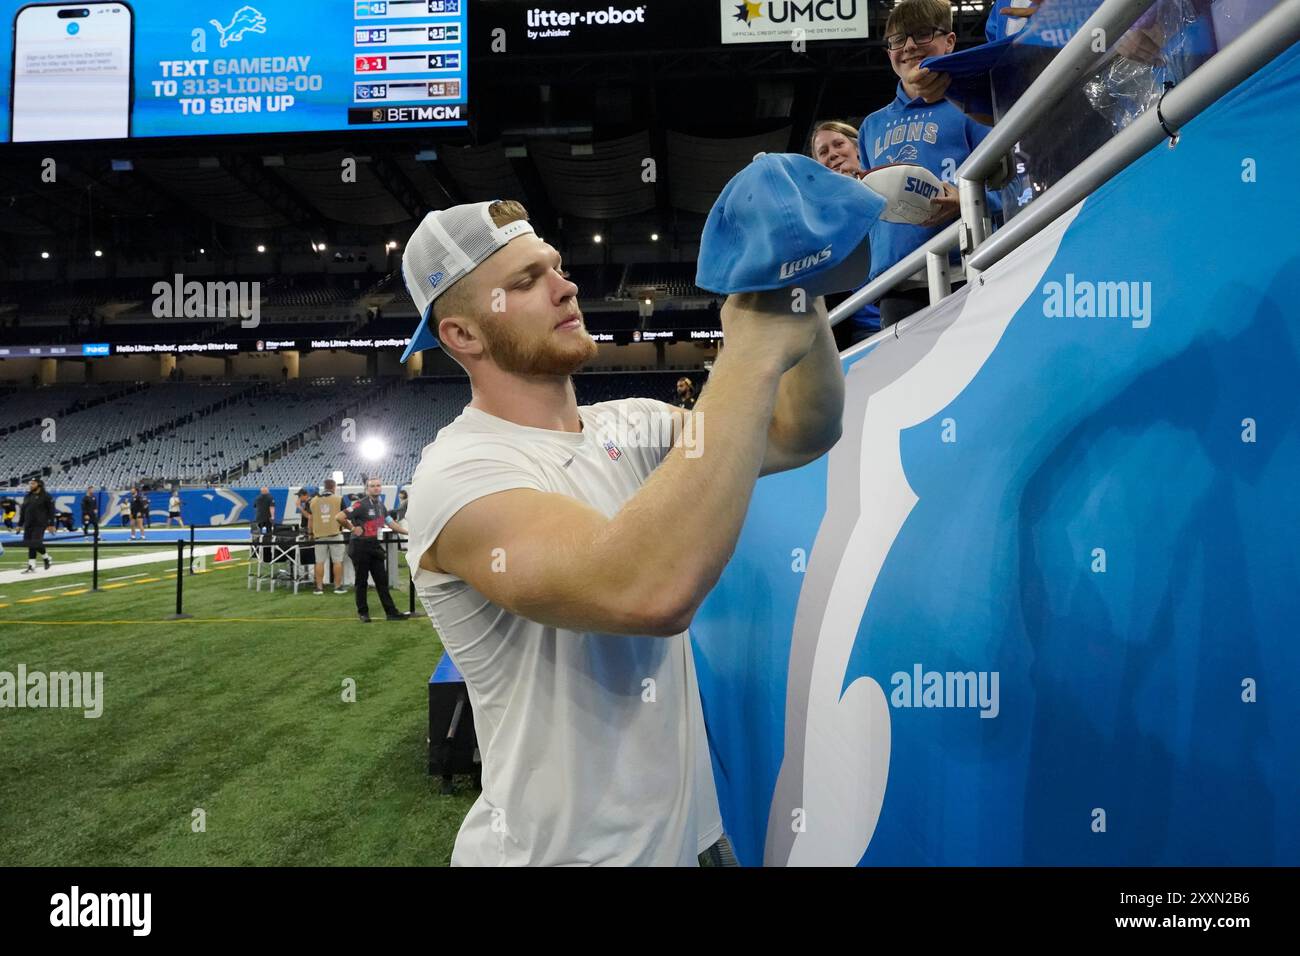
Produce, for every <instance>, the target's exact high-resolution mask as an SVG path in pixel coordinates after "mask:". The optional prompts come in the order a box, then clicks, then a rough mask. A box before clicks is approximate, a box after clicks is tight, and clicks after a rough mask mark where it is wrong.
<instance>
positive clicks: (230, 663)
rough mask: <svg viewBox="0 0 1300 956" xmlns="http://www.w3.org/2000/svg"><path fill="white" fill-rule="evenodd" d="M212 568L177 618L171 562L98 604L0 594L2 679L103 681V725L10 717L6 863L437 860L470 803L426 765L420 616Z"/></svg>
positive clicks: (38, 580) (1, 738)
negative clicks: (360, 613)
mask: <svg viewBox="0 0 1300 956" xmlns="http://www.w3.org/2000/svg"><path fill="white" fill-rule="evenodd" d="M14 550H16V549H14ZM11 556H12V555H10V554H7V555H6V557H11ZM74 559H75V558H74V556H73V555H71V554H68V553H67V552H66V551H64V552H61V553H60V554H58V556H57V557H56V560H59V561H67V560H74ZM208 568H209V569H210V570H208V571H207V572H206V573H201V574H196V575H192V576H187V578H186V580H185V582H184V584H185V611H186V612H187V613H189V614H191V615H193V617H192V618H190V619H188V620H181V621H171V620H168V619H167V616H168V615H169V614H171V613H173V612H174V610H175V589H176V585H175V577H174V572H172V571H169V570H168V568H167V565H165V564H156V565H149V566H146V567H144V568H131V569H127V570H129V571H131V572H136V571H141V570H147V571H148V573H147V574H146V575H145V576H144V577H140V578H133V579H130V580H127V581H124V582H118V586H117V587H114V588H111V589H109V590H106V591H101V592H100V593H93V592H86V591H84V590H83V589H82V588H71V589H64V590H59V591H51V592H46V593H43V594H36V593H35V590H36V589H37V588H41V587H49V586H50V585H51V584H64V583H69V582H73V581H77V580H79V578H75V577H64V578H46V577H43V576H42V575H40V574H37V575H34V576H33V580H31V581H27V580H24V581H22V582H20V583H18V584H8V585H0V671H7V672H9V673H11V674H16V673H17V669H18V665H19V664H20V663H21V664H24V665H25V666H26V669H27V671H28V672H29V673H31V672H35V671H41V672H51V671H73V670H75V671H81V672H95V671H101V672H103V675H104V678H103V680H104V684H103V713H102V716H100V717H98V718H94V719H88V718H86V717H85V716H84V715H83V712H82V711H80V710H71V709H13V708H0V821H2V823H0V865H5V866H28V865H36V866H40V865H51V864H59V865H75V866H105V865H132V866H135V865H146V866H171V865H295V866H311V865H325V866H330V865H363V866H368V865H399V866H428V865H444V864H446V863H447V862H448V861H449V859H450V856H451V848H452V844H453V843H454V841H455V835H456V831H457V829H458V828H459V826H460V822H461V820H462V818H463V817H464V815H465V812H466V811H467V810H468V809H469V806H470V804H471V803H472V802H473V801H474V798H475V797H476V796H477V791H475V790H473V789H472V788H471V785H470V782H469V780H468V778H463V779H462V778H457V791H456V793H455V794H453V795H451V796H446V797H444V796H440V795H439V794H438V784H439V781H437V780H431V779H430V778H429V776H428V773H427V770H426V761H427V748H426V744H425V737H426V731H427V722H428V691H427V682H428V679H429V674H430V673H431V672H432V671H433V668H434V665H435V664H436V663H437V661H438V658H439V656H440V655H441V652H442V648H441V645H440V643H439V641H438V638H437V634H436V633H435V632H434V631H433V629H432V627H431V626H430V624H429V621H428V619H427V618H424V617H418V618H413V619H411V620H409V621H406V622H402V623H397V622H392V623H389V622H386V621H384V619H383V612H382V609H381V608H380V606H379V602H378V601H377V600H376V599H375V597H374V595H373V594H372V595H371V600H370V609H371V613H372V615H377V617H376V619H375V621H374V623H371V624H361V623H360V622H358V621H357V619H356V615H355V607H354V604H353V597H352V595H351V593H348V594H346V595H335V594H332V593H327V594H325V595H324V596H321V597H317V596H315V595H313V594H312V593H311V591H310V589H306V590H302V591H300V592H299V593H298V594H297V595H294V594H292V593H291V592H289V591H286V590H280V589H277V590H276V591H275V592H274V593H269V592H267V591H266V590H263V591H262V593H260V594H257V593H254V592H252V591H249V590H247V589H246V588H245V586H244V581H245V573H246V569H245V565H244V562H243V561H232V562H229V563H225V564H222V565H215V564H213V563H209V564H208ZM32 598H37V600H30V599H32ZM394 600H396V601H397V603H398V605H399V607H402V608H405V607H406V606H407V593H406V591H405V590H397V591H394ZM349 679H350V680H351V681H354V682H355V687H356V693H355V702H354V703H348V702H345V701H344V699H343V695H344V682H345V681H347V680H349ZM196 809H202V810H203V811H204V813H205V817H206V819H205V827H206V829H205V831H204V832H195V831H194V827H193V821H194V819H195V814H194V811H195V810H196Z"/></svg>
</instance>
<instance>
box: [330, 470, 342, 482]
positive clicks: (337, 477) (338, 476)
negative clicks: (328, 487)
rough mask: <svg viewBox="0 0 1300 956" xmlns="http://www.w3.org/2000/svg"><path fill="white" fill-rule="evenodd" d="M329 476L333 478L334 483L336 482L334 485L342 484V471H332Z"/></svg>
mask: <svg viewBox="0 0 1300 956" xmlns="http://www.w3.org/2000/svg"><path fill="white" fill-rule="evenodd" d="M330 477H331V478H333V479H334V484H336V485H342V484H343V472H341V471H336V472H334V474H332V475H330Z"/></svg>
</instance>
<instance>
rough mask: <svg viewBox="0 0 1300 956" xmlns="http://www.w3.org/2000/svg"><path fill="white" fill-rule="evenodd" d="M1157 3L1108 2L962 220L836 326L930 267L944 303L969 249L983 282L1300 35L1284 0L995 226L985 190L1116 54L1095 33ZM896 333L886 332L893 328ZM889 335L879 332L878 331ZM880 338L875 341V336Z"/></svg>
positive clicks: (1012, 114)
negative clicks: (956, 262) (1018, 146)
mask: <svg viewBox="0 0 1300 956" xmlns="http://www.w3.org/2000/svg"><path fill="white" fill-rule="evenodd" d="M1154 2H1155V0H1105V2H1103V3H1102V4H1101V6H1099V7H1098V8H1097V10H1096V11H1095V12H1094V13H1093V15H1092V16H1091V17H1090V18H1088V20H1087V21H1085V23H1084V24H1083V26H1082V27H1080V29H1079V30H1078V31H1077V32H1076V33H1075V35H1074V36H1073V37H1072V38H1071V39H1070V41H1069V42H1068V43H1067V44H1066V45H1065V46H1064V47H1063V48H1062V49H1061V50H1060V52H1059V53H1057V55H1056V56H1055V57H1054V58H1053V60H1052V62H1051V63H1050V64H1049V65H1048V67H1047V68H1046V69H1045V70H1044V71H1043V72H1042V73H1041V74H1039V75H1038V77H1037V78H1036V79H1035V80H1034V82H1033V83H1031V84H1030V85H1029V87H1028V88H1027V89H1026V91H1025V93H1024V94H1023V95H1022V96H1021V97H1020V98H1019V99H1018V100H1017V102H1016V103H1015V104H1014V105H1013V106H1012V107H1011V109H1010V110H1009V111H1008V112H1007V114H1006V116H1005V117H1004V118H1003V119H1002V121H1001V122H999V123H997V124H996V125H995V126H994V127H993V128H992V130H991V131H990V132H989V134H988V136H987V137H985V139H984V141H983V142H982V143H981V144H980V145H979V146H978V147H976V148H975V150H973V151H972V152H971V154H970V156H969V157H967V159H966V161H965V162H964V163H963V164H962V165H961V167H960V168H959V169H958V170H957V185H958V194H959V196H960V199H961V218H960V219H958V220H957V221H956V222H954V223H952V224H951V225H950V226H948V228H946V229H944V230H943V231H942V232H940V233H939V234H937V235H936V236H934V237H933V238H931V239H930V240H929V241H928V242H926V243H925V244H923V245H921V246H920V247H918V248H917V249H915V250H914V251H913V252H911V253H909V254H908V255H907V256H905V257H904V258H903V259H902V260H900V261H899V262H898V263H897V264H896V265H894V266H893V267H892V268H890V269H889V270H887V271H886V272H884V273H882V274H881V275H879V276H877V277H876V278H875V279H874V280H873V281H871V282H869V283H868V284H867V285H865V286H864V287H863V288H861V289H859V290H858V291H857V292H855V293H853V294H852V295H851V296H849V297H848V298H847V299H845V300H844V301H843V302H842V303H840V304H839V305H838V306H837V307H836V308H835V309H833V310H832V311H831V314H830V320H831V324H832V325H834V324H836V323H838V322H841V321H843V320H844V319H846V318H848V317H849V316H851V315H853V314H854V313H855V312H857V311H858V310H859V309H861V308H862V307H863V306H864V305H867V304H869V303H872V302H877V301H879V300H880V298H881V297H882V296H883V295H885V294H886V293H887V292H889V291H890V290H892V289H893V288H895V287H896V286H898V285H899V284H900V283H902V282H903V281H905V280H907V279H910V278H912V277H913V276H914V275H917V274H918V273H921V272H924V273H925V275H926V280H927V286H928V288H929V294H930V304H931V305H934V304H935V303H937V302H939V301H940V300H942V299H943V298H945V297H947V296H948V295H949V294H950V293H951V288H952V287H951V273H950V266H949V262H948V256H949V253H950V252H951V251H952V250H953V249H960V250H961V252H962V265H961V267H960V270H959V272H960V274H961V275H962V276H963V277H964V278H966V279H968V280H973V279H977V278H978V277H979V274H980V273H981V272H983V271H985V270H987V269H988V268H989V267H990V266H992V265H993V264H994V263H996V262H998V261H999V260H1000V259H1002V258H1003V257H1005V256H1006V255H1007V254H1008V253H1010V252H1012V251H1013V250H1015V249H1016V248H1018V247H1019V246H1021V245H1023V244H1024V243H1025V242H1027V241H1028V240H1029V239H1031V238H1033V237H1034V236H1035V235H1037V234H1038V233H1039V232H1041V231H1042V230H1043V229H1044V228H1045V227H1046V226H1047V225H1048V224H1050V223H1051V222H1052V221H1053V220H1055V219H1056V218H1057V217H1058V216H1059V215H1060V214H1061V213H1063V212H1065V211H1066V210H1068V209H1070V208H1071V207H1072V206H1074V205H1075V204H1076V203H1078V202H1079V201H1080V200H1082V199H1084V198H1086V197H1087V196H1088V195H1090V194H1091V193H1092V192H1093V191H1095V190H1096V189H1097V188H1099V187H1100V186H1101V185H1103V184H1104V183H1106V182H1107V181H1109V180H1110V179H1112V178H1113V177H1114V176H1116V175H1117V174H1119V173H1120V172H1122V171H1123V170H1124V169H1126V168H1127V167H1128V166H1130V165H1131V164H1132V163H1133V162H1135V161H1136V160H1137V159H1138V158H1139V157H1140V156H1142V155H1143V154H1144V153H1146V152H1147V151H1148V150H1149V149H1150V148H1151V147H1152V146H1154V145H1156V144H1157V143H1159V142H1161V141H1162V140H1164V139H1167V138H1169V134H1168V133H1167V132H1166V129H1165V127H1166V126H1167V127H1168V128H1169V130H1170V131H1172V132H1174V133H1176V132H1177V130H1178V129H1180V128H1181V127H1182V126H1183V125H1185V124H1186V123H1187V122H1188V121H1189V120H1191V119H1192V118H1193V117H1195V116H1196V115H1197V114H1199V113H1200V112H1201V111H1202V110H1204V109H1205V108H1206V107H1208V106H1209V105H1210V104H1212V103H1213V102H1215V101H1216V100H1217V99H1219V97H1221V96H1223V95H1224V94H1225V93H1226V92H1228V91H1229V90H1231V89H1232V88H1233V87H1234V86H1236V85H1237V84H1238V83H1240V82H1241V81H1242V80H1244V79H1246V78H1247V77H1248V76H1250V74H1251V73H1252V72H1254V70H1255V69H1257V68H1258V67H1259V66H1261V65H1262V64H1264V63H1267V62H1268V61H1269V60H1271V59H1273V58H1274V57H1275V56H1277V55H1278V54H1279V53H1281V52H1282V51H1283V50H1285V49H1286V48H1287V47H1288V46H1290V45H1291V44H1293V43H1295V42H1296V41H1297V40H1298V39H1300V0H1281V2H1279V3H1278V4H1277V5H1276V6H1275V7H1273V9H1272V10H1270V11H1269V12H1268V13H1266V14H1264V15H1263V16H1262V17H1261V18H1260V19H1259V21H1258V22H1256V23H1255V24H1254V25H1253V26H1251V27H1250V28H1249V29H1248V30H1246V31H1245V32H1244V33H1242V34H1241V36H1239V37H1237V38H1236V39H1235V40H1233V41H1232V42H1231V43H1228V44H1227V45H1226V46H1224V47H1223V48H1222V49H1221V50H1219V51H1218V52H1216V53H1215V54H1214V55H1213V56H1211V57H1210V58H1209V59H1208V60H1206V61H1205V63H1204V64H1202V65H1201V66H1200V67H1199V68H1197V69H1196V70H1194V71H1193V72H1192V73H1191V74H1190V75H1189V76H1188V77H1187V78H1186V79H1185V80H1183V81H1182V82H1181V83H1179V84H1177V85H1176V86H1173V87H1171V88H1169V89H1168V90H1167V92H1166V95H1165V96H1163V97H1162V98H1161V100H1160V104H1159V109H1147V110H1145V111H1144V112H1143V113H1142V114H1141V115H1140V116H1138V117H1137V119H1135V120H1134V121H1133V122H1132V123H1131V124H1129V125H1128V126H1126V127H1125V128H1124V129H1123V130H1121V131H1120V132H1119V133H1118V134H1117V135H1115V136H1114V137H1113V138H1111V139H1109V140H1108V141H1107V142H1106V143H1104V144H1103V145H1102V146H1101V147H1100V148H1098V149H1097V150H1095V151H1093V152H1092V153H1090V154H1089V155H1087V156H1086V157H1083V158H1082V159H1081V160H1080V161H1079V162H1078V163H1077V164H1076V165H1075V166H1074V168H1073V169H1072V170H1070V172H1068V173H1067V174H1066V175H1065V176H1063V177H1062V178H1061V179H1060V180H1059V181H1058V182H1056V183H1055V184H1053V185H1052V186H1051V188H1049V189H1048V190H1047V191H1046V192H1044V193H1043V194H1042V195H1040V196H1039V197H1037V198H1036V199H1035V200H1034V201H1033V202H1032V203H1031V204H1030V205H1029V206H1028V207H1027V208H1026V210H1025V211H1024V212H1022V213H1020V214H1019V215H1018V216H1016V217H1015V218H1014V219H1013V221H1012V222H1010V223H1009V224H1008V225H1007V226H1005V227H1004V228H1002V229H1000V230H998V231H997V232H993V231H992V228H991V221H990V219H989V211H988V205H987V202H986V195H985V190H986V188H987V186H988V181H989V180H990V178H991V177H993V176H995V175H997V174H998V172H999V169H1000V167H1001V165H1002V163H1003V161H1004V157H1005V156H1006V154H1007V152H1008V151H1009V150H1010V148H1011V147H1012V146H1013V145H1014V144H1015V143H1016V142H1017V141H1018V140H1019V139H1020V138H1021V137H1022V136H1023V135H1024V134H1025V133H1026V132H1027V131H1028V130H1029V129H1030V128H1031V127H1032V126H1033V125H1034V124H1035V123H1036V122H1038V121H1039V120H1040V119H1041V118H1042V117H1043V116H1044V115H1045V114H1046V113H1047V111H1048V110H1049V109H1050V108H1051V107H1052V106H1053V105H1055V104H1056V103H1057V102H1058V101H1059V100H1060V98H1061V97H1062V96H1063V95H1065V94H1066V93H1067V92H1069V91H1070V90H1071V89H1072V88H1074V87H1075V86H1076V85H1077V84H1078V83H1079V82H1080V80H1081V79H1082V78H1083V77H1084V76H1085V75H1086V74H1087V72H1088V71H1089V70H1090V69H1092V68H1094V67H1095V66H1096V65H1097V63H1098V62H1099V61H1100V60H1101V59H1102V58H1103V57H1104V56H1106V55H1107V52H1108V49H1107V50H1103V51H1101V52H1098V51H1097V50H1096V49H1095V47H1094V36H1096V35H1097V34H1095V33H1094V31H1096V30H1100V31H1102V33H1101V34H1100V35H1103V36H1115V37H1118V36H1121V35H1122V34H1123V33H1124V32H1125V31H1126V30H1127V29H1128V28H1129V26H1131V25H1132V24H1133V23H1134V22H1135V21H1136V20H1137V19H1138V18H1139V17H1140V16H1141V15H1142V14H1143V13H1144V12H1145V11H1146V10H1147V9H1148V8H1149V7H1151V6H1153V3H1154ZM926 314H927V312H926V311H924V310H923V311H922V312H920V313H918V314H916V315H914V316H911V317H909V318H907V319H904V320H903V321H902V322H900V323H898V325H896V326H893V327H892V329H893V332H894V334H895V335H897V334H898V333H899V332H901V331H905V330H906V328H907V327H908V326H909V325H911V324H914V323H915V322H917V321H920V320H922V319H924V317H925V315H926ZM888 331H890V330H888V329H887V330H885V332H888ZM880 334H884V332H882V333H877V335H880ZM874 339H875V336H873V337H872V338H871V339H868V340H867V341H874Z"/></svg>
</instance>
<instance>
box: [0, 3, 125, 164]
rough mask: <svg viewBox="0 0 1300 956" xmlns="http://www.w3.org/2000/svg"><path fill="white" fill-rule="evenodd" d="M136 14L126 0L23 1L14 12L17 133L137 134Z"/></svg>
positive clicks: (69, 136) (12, 131)
mask: <svg viewBox="0 0 1300 956" xmlns="http://www.w3.org/2000/svg"><path fill="white" fill-rule="evenodd" d="M134 20H135V14H134V12H133V11H132V10H131V7H130V6H129V5H128V4H126V3H123V2H121V0H92V2H88V3H29V4H27V5H26V6H24V7H22V8H20V9H19V11H18V12H17V13H16V14H15V15H14V59H13V66H12V82H11V84H10V91H11V94H12V95H11V96H10V98H9V138H10V140H11V141H12V142H15V143H35V142H46V141H58V140H75V139H124V138H126V137H128V136H130V135H131V103H132V100H133V98H134V96H133V90H132V74H133V62H132V59H133V55H134V51H135V23H134Z"/></svg>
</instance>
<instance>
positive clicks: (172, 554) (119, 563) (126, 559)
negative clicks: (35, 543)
mask: <svg viewBox="0 0 1300 956" xmlns="http://www.w3.org/2000/svg"><path fill="white" fill-rule="evenodd" d="M219 547H222V546H221V545H215V544H209V545H200V546H197V547H195V549H194V556H195V557H196V558H198V557H200V556H202V557H210V556H211V555H214V554H216V553H217V549H218V548H219ZM116 550H118V549H117V548H113V549H107V548H106V549H104V550H103V551H101V552H100V557H99V570H100V573H103V572H104V571H111V570H114V569H116V568H131V567H138V566H139V565H142V564H165V563H168V562H170V563H171V564H172V565H173V566H174V565H175V564H176V549H175V548H174V547H173V548H169V549H167V550H166V551H150V552H148V553H146V554H128V555H124V556H122V557H120V558H106V557H104V555H105V554H108V553H111V551H116ZM247 551H248V546H247V545H233V546H230V556H231V557H232V558H244V557H246V556H247ZM185 558H186V560H189V549H188V548H186V549H185ZM92 564H93V562H92V560H91V559H89V558H88V559H86V560H84V561H68V562H66V563H64V564H55V565H54V566H53V567H52V568H50V569H49V570H48V571H46V570H43V569H40V568H38V569H37V571H36V574H35V575H30V574H23V573H22V571H20V570H15V571H0V584H16V583H18V582H20V581H24V582H25V581H35V580H39V579H40V578H43V577H44V578H55V577H67V576H69V575H73V574H89V573H90V572H91V571H92Z"/></svg>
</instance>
